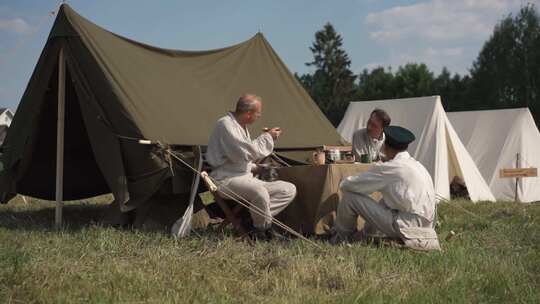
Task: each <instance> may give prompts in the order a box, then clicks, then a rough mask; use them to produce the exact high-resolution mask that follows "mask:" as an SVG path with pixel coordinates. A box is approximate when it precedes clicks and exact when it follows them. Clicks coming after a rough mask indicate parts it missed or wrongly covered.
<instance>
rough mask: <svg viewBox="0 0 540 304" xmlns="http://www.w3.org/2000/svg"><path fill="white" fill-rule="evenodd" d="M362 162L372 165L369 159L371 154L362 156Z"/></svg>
mask: <svg viewBox="0 0 540 304" xmlns="http://www.w3.org/2000/svg"><path fill="white" fill-rule="evenodd" d="M360 162H361V163H363V164H369V163H371V157H369V154H362V155H360Z"/></svg>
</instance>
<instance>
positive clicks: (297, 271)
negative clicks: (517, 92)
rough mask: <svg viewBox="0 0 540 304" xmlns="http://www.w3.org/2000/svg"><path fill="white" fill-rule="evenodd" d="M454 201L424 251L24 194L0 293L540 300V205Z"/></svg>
mask: <svg viewBox="0 0 540 304" xmlns="http://www.w3.org/2000/svg"><path fill="white" fill-rule="evenodd" d="M451 204H453V205H454V206H450V205H449V203H443V204H441V205H440V208H439V215H440V224H441V225H440V227H439V228H438V232H439V235H440V237H441V240H442V246H443V248H444V251H443V252H435V253H420V252H413V251H408V250H402V249H398V248H393V247H377V246H375V245H365V244H354V245H342V246H336V247H332V246H330V245H328V244H327V243H324V242H319V244H320V245H321V246H322V249H317V248H314V247H313V246H311V245H309V244H306V243H303V242H302V241H299V240H295V241H291V242H287V243H279V242H273V243H258V244H256V245H254V246H251V245H249V244H247V243H243V242H238V241H235V240H234V239H233V238H232V237H230V236H224V235H222V234H220V233H218V232H216V231H204V232H199V233H198V234H199V235H196V236H193V237H191V238H189V239H186V240H184V241H181V242H175V241H174V240H172V239H171V238H169V236H167V235H164V234H160V233H147V232H140V231H126V230H117V229H113V228H107V227H102V226H99V225H98V224H96V221H97V219H98V218H99V216H100V214H101V212H102V211H103V207H104V206H103V204H102V203H99V200H95V201H89V202H84V203H78V204H73V205H68V206H66V208H65V218H66V220H67V222H68V225H67V226H66V228H65V229H63V230H61V231H55V230H54V229H53V228H52V226H51V224H52V223H53V216H54V209H53V206H52V204H51V203H45V202H37V201H34V200H30V201H29V202H28V203H24V202H22V201H21V200H20V199H16V200H15V201H12V202H11V203H10V204H8V205H1V206H0V246H1V247H0V301H1V302H5V303H67V302H85V303H86V302H90V303H143V302H145V303H146V302H150V303H239V302H241V303H383V302H384V303H388V302H390V303H398V302H409V303H447V302H452V303H471V302H472V303H509V302H512V303H540V290H538V288H539V287H540V205H537V204H533V205H529V206H524V205H521V204H515V203H478V204H472V203H470V202H467V201H453V202H452V203H451ZM456 206H457V207H456ZM462 208H465V209H467V210H469V211H471V212H472V213H474V215H473V214H470V213H467V212H465V211H463V210H462ZM450 230H453V231H455V232H456V233H457V235H456V236H455V237H454V238H452V239H451V240H450V241H445V240H444V238H445V237H446V235H447V234H448V232H449V231H450Z"/></svg>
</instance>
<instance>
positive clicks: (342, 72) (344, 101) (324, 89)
mask: <svg viewBox="0 0 540 304" xmlns="http://www.w3.org/2000/svg"><path fill="white" fill-rule="evenodd" d="M309 49H310V50H311V52H312V53H313V61H312V62H308V63H306V65H308V66H313V67H315V69H316V70H315V72H314V74H313V75H312V76H311V78H306V77H307V76H305V75H304V76H302V77H304V80H308V79H309V82H310V83H309V84H310V87H309V88H308V91H309V93H310V94H311V97H312V98H313V99H314V100H315V102H316V103H317V104H318V105H319V107H320V108H321V110H322V111H323V112H324V114H325V115H326V117H328V119H329V120H330V121H331V122H332V123H333V124H334V125H337V124H339V122H340V121H341V118H342V117H343V113H344V112H345V109H346V108H347V105H348V102H349V101H350V99H351V98H352V97H353V94H354V90H355V84H354V82H355V79H356V76H355V75H354V74H353V73H352V71H351V70H350V69H349V67H350V65H351V61H350V59H349V56H348V55H347V53H346V52H345V50H344V49H343V39H342V38H341V36H340V35H339V34H338V33H337V32H336V31H335V29H334V27H333V26H332V25H331V24H330V23H327V24H325V25H324V27H323V29H322V30H320V31H318V32H317V33H315V41H314V42H313V45H312V46H311V47H310V48H309ZM305 84H306V83H304V85H305Z"/></svg>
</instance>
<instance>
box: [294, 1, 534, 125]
mask: <svg viewBox="0 0 540 304" xmlns="http://www.w3.org/2000/svg"><path fill="white" fill-rule="evenodd" d="M310 50H311V51H312V53H313V60H312V61H310V62H308V63H306V65H308V66H311V67H313V68H314V72H313V73H307V74H302V75H298V74H295V75H296V77H297V78H298V80H299V81H300V82H301V83H302V85H303V86H304V88H305V89H306V90H307V91H308V93H309V94H310V95H311V97H312V98H313V100H314V101H315V102H316V103H317V105H318V106H319V108H320V109H321V110H322V111H323V113H324V114H325V115H326V116H327V117H328V119H329V120H330V121H331V122H332V123H333V124H334V125H335V126H337V125H338V124H339V122H340V121H341V119H342V117H343V114H344V113H345V110H346V108H347V106H348V103H349V102H350V101H351V100H355V101H362V100H378V99H391V98H406V97H418V96H429V95H440V96H441V98H442V102H443V106H444V108H445V110H446V111H469V110H485V109H501V108H515V107H529V109H530V110H531V112H532V114H533V117H534V118H535V121H536V122H537V125H538V122H540V100H539V97H540V17H539V14H538V12H537V10H536V7H535V6H534V5H532V4H529V5H527V6H524V7H522V8H521V10H520V11H519V12H518V13H517V14H515V15H513V14H509V15H507V16H506V17H505V18H503V19H502V20H501V21H499V23H498V24H497V25H496V26H495V28H494V30H493V33H492V35H491V37H490V38H489V39H488V40H487V41H486V42H485V43H484V45H483V47H482V49H481V50H480V52H479V54H478V56H477V58H476V59H475V60H474V62H473V63H472V66H471V68H470V69H469V74H466V75H459V74H457V73H454V74H452V73H451V72H450V71H449V70H448V69H447V68H443V69H442V71H441V72H440V73H439V74H438V75H435V74H434V73H433V72H432V71H430V69H429V68H428V67H427V66H426V65H425V64H423V63H407V64H405V65H403V66H399V67H398V68H397V69H396V70H393V69H392V68H391V67H388V68H384V67H377V68H374V69H371V70H367V69H365V70H363V71H362V72H361V73H360V74H359V75H355V74H354V73H353V72H352V71H351V70H350V66H351V60H350V58H349V56H348V54H347V53H346V51H345V50H344V48H343V38H342V37H341V35H340V34H339V33H337V32H336V30H335V29H334V27H333V26H332V25H331V24H330V23H327V24H325V25H324V27H323V28H322V29H321V30H320V31H318V32H316V33H315V41H314V42H313V44H312V46H311V47H310Z"/></svg>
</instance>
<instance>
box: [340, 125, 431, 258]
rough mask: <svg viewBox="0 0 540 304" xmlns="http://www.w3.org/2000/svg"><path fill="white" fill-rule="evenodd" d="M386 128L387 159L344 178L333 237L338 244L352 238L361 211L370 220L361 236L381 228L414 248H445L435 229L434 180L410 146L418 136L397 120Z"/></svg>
mask: <svg viewBox="0 0 540 304" xmlns="http://www.w3.org/2000/svg"><path fill="white" fill-rule="evenodd" d="M384 133H385V135H386V141H385V143H384V146H383V150H384V154H385V156H386V161H385V162H383V163H380V164H375V165H373V166H372V167H371V168H370V170H368V171H367V172H364V173H361V174H359V175H356V176H350V177H347V178H346V179H344V180H343V181H342V182H341V183H340V189H341V191H342V194H343V197H342V199H341V201H340V203H339V206H338V210H337V218H336V223H335V232H336V234H335V235H334V236H333V237H332V239H331V242H332V243H334V244H336V243H339V242H342V241H347V240H349V239H351V237H352V236H353V234H354V233H355V232H356V219H357V217H358V216H359V215H360V216H361V217H362V218H364V220H365V222H366V223H365V226H364V228H363V230H362V231H360V233H359V234H360V238H365V237H367V236H368V235H370V234H372V233H374V232H376V231H379V232H382V233H383V234H384V235H386V236H388V237H390V238H395V239H400V240H402V241H403V243H404V244H405V246H406V247H409V248H412V249H417V250H425V251H428V250H440V245H439V241H438V238H437V234H436V232H435V229H434V226H435V220H436V219H435V217H436V212H435V208H436V198H435V190H434V187H433V180H432V179H431V176H430V175H429V173H428V171H427V170H426V168H425V167H424V166H423V165H422V164H421V163H419V162H418V161H416V160H415V159H414V158H413V157H411V155H410V154H409V153H408V152H407V148H408V146H409V144H410V143H411V142H413V141H414V140H415V136H414V134H412V132H410V131H409V130H407V129H405V128H402V127H398V126H388V127H385V128H384ZM377 191H378V192H380V193H381V194H382V200H381V201H380V202H377V201H375V200H374V199H372V198H371V197H370V195H371V194H372V193H373V192H377Z"/></svg>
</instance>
